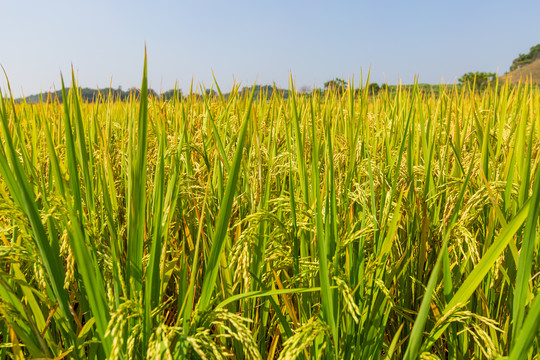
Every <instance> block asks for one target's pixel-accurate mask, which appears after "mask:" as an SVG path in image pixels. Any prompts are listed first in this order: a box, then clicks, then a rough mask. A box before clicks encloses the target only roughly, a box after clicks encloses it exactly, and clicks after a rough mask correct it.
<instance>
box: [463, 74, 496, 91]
mask: <svg viewBox="0 0 540 360" xmlns="http://www.w3.org/2000/svg"><path fill="white" fill-rule="evenodd" d="M496 79H497V74H495V73H487V72H468V73H466V74H464V75H463V76H462V77H460V78H459V79H458V81H459V82H460V83H461V84H462V85H464V84H467V83H470V84H472V83H473V82H475V83H476V88H477V89H485V88H486V87H487V86H488V84H489V83H492V82H494V81H495V80H496Z"/></svg>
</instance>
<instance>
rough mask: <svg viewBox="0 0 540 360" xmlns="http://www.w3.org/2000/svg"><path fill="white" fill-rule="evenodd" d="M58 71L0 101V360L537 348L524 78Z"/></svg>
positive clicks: (539, 123) (487, 353)
mask: <svg viewBox="0 0 540 360" xmlns="http://www.w3.org/2000/svg"><path fill="white" fill-rule="evenodd" d="M68 81H70V82H71V84H70V87H71V90H70V91H69V94H68V93H64V94H63V99H64V100H65V101H63V102H62V103H60V102H59V101H57V100H55V99H51V98H49V99H43V101H42V102H41V103H39V104H28V103H24V102H23V103H15V101H14V99H13V96H11V95H10V94H9V92H8V93H2V94H1V98H0V121H1V128H2V129H1V131H0V226H1V228H0V238H1V244H0V245H1V246H0V317H1V321H0V343H1V344H2V345H0V357H2V358H12V359H26V358H54V359H63V358H70V359H71V358H73V359H104V358H108V359H141V358H151V359H199V358H202V359H418V358H421V359H496V358H508V359H538V358H539V357H538V353H539V352H540V338H539V331H540V291H539V290H540V276H538V275H539V274H540V234H539V230H538V227H537V225H538V222H539V217H540V175H538V173H539V171H540V170H539V161H540V153H539V151H540V91H539V89H538V88H537V87H533V86H531V85H528V84H520V85H518V86H511V85H509V84H505V83H498V84H493V86H491V87H489V88H487V89H486V90H482V91H479V90H476V89H475V87H474V84H469V86H463V87H457V86H453V87H452V86H448V87H447V86H441V88H440V89H439V91H438V93H437V95H435V94H434V93H430V92H426V91H421V90H420V89H419V88H418V87H416V86H414V87H408V88H398V89H397V91H396V92H393V93H389V92H388V91H381V92H379V93H378V94H377V95H373V94H370V93H369V91H368V90H367V89H368V86H367V85H368V79H364V80H361V81H359V83H358V84H355V83H354V81H352V80H351V81H350V82H349V84H348V87H347V88H346V89H344V91H342V92H340V91H337V89H334V91H329V92H326V93H314V94H312V95H305V94H300V93H297V92H295V91H294V86H293V84H292V82H291V85H290V90H291V92H290V95H289V97H288V98H286V99H285V98H283V97H282V95H281V94H280V93H279V92H277V91H274V92H273V95H272V97H271V98H270V100H267V99H266V96H264V94H260V96H259V97H255V98H254V95H253V92H252V93H251V94H249V93H245V92H241V91H239V90H238V88H236V89H234V90H233V92H232V93H231V94H230V96H228V97H225V96H224V95H223V94H222V93H221V91H220V89H219V87H218V86H217V84H215V85H214V86H215V88H214V89H216V90H218V95H217V96H214V97H201V96H195V95H194V94H190V95H188V96H186V97H184V98H180V99H179V98H176V99H173V100H168V101H164V100H162V99H160V98H159V97H155V96H151V95H149V94H148V86H147V76H146V62H145V69H144V73H143V78H142V85H141V88H140V92H139V94H137V95H133V96H132V97H131V98H130V99H128V100H126V101H115V100H114V99H112V98H108V97H103V98H102V99H98V101H96V102H94V103H87V102H85V101H82V100H80V96H79V94H78V92H77V91H76V90H75V89H76V79H75V77H74V76H72V78H71V79H68ZM72 85H75V86H72ZM62 86H63V87H64V80H63V82H62ZM355 88H357V89H359V90H356V89H355Z"/></svg>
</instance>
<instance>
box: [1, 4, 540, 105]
mask: <svg viewBox="0 0 540 360" xmlns="http://www.w3.org/2000/svg"><path fill="white" fill-rule="evenodd" d="M1 12H2V30H3V31H2V32H1V33H0V64H1V65H2V66H4V68H5V70H6V72H7V74H8V77H9V80H10V83H11V87H12V90H13V92H14V95H15V96H20V94H21V91H24V94H25V95H30V94H34V93H37V92H39V91H40V90H50V89H53V88H56V89H58V88H59V87H60V72H62V73H63V74H64V76H66V77H67V76H68V75H69V72H70V67H71V64H73V66H74V69H75V71H76V73H77V76H78V79H79V83H80V85H81V86H83V87H94V88H95V87H100V88H106V87H108V86H109V84H111V85H112V87H114V88H117V87H118V86H122V87H123V88H124V89H126V88H129V87H131V86H139V85H140V81H141V74H142V63H143V54H144V44H145V43H146V46H147V50H148V75H149V81H150V86H151V87H152V88H154V89H155V90H157V91H159V90H168V89H170V88H172V87H174V84H175V82H176V81H177V82H178V85H179V87H180V88H181V89H182V90H183V91H184V92H186V91H188V90H189V85H190V82H191V79H192V78H193V81H194V83H195V84H196V85H198V84H201V83H202V84H205V85H206V87H210V85H211V84H212V82H213V80H212V70H213V71H214V73H215V75H216V78H217V80H218V83H219V84H220V86H221V88H222V89H223V90H228V89H230V87H231V86H232V84H233V81H235V80H236V82H240V83H241V84H242V85H243V86H250V85H251V84H253V83H254V82H255V81H257V83H258V84H271V83H272V82H275V83H276V84H277V85H278V86H279V87H284V88H286V87H288V77H289V72H291V73H292V75H293V78H294V80H295V85H296V87H297V88H301V87H302V86H309V87H314V86H315V87H322V86H323V84H324V82H325V81H327V80H329V79H333V78H335V77H340V78H341V77H343V78H344V79H348V78H349V77H351V76H354V77H355V82H356V83H358V81H359V80H360V74H361V72H363V74H364V76H365V75H366V74H367V72H368V70H369V69H370V68H371V80H372V82H373V81H374V82H378V83H382V82H388V83H389V84H395V83H396V82H397V81H398V80H399V79H401V81H402V82H403V83H411V82H412V81H413V79H414V77H415V76H418V79H419V81H420V82H425V83H434V84H438V83H440V82H441V81H444V82H447V83H452V82H454V81H455V80H456V79H457V78H458V77H460V76H461V75H462V74H463V73H466V72H469V71H488V72H497V71H498V72H499V73H500V74H503V73H504V72H506V71H507V70H508V68H509V66H510V64H511V62H512V60H513V59H514V58H515V57H516V56H517V55H518V54H520V53H527V52H528V51H529V48H530V47H531V46H533V45H536V44H538V43H540V21H539V20H538V14H540V1H538V0H535V1H519V0H518V1H513V2H510V1H437V0H432V1H390V0H387V1H324V2H323V1H294V0H289V1H275V0H274V1H264V2H263V1H254V0H252V1H232V0H231V1H153V2H150V1H120V0H119V1H100V0H98V1H85V2H82V1H53V0H51V1H24V0H17V1H15V0H12V1H8V0H6V1H2V2H1ZM0 88H1V89H2V90H3V91H4V93H5V90H6V82H5V79H4V78H3V77H2V78H1V79H0Z"/></svg>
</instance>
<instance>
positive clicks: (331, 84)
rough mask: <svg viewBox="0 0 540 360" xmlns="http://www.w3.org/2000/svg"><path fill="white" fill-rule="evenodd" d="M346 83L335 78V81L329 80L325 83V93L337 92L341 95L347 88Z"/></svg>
mask: <svg viewBox="0 0 540 360" xmlns="http://www.w3.org/2000/svg"><path fill="white" fill-rule="evenodd" d="M345 85H346V84H345V81H343V80H342V79H338V78H335V79H334V80H329V81H327V82H325V83H324V91H328V90H332V89H333V90H336V91H337V92H339V93H341V92H342V90H343V89H344V88H345Z"/></svg>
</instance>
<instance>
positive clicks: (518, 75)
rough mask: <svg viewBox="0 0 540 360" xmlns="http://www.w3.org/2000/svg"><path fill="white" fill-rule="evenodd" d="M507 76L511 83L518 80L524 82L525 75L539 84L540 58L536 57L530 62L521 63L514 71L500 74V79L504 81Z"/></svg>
mask: <svg viewBox="0 0 540 360" xmlns="http://www.w3.org/2000/svg"><path fill="white" fill-rule="evenodd" d="M507 77H508V78H509V81H510V83H512V84H517V83H518V82H519V81H520V80H521V81H523V82H524V81H525V80H526V79H527V77H531V78H532V82H533V83H534V84H539V85H540V59H536V60H534V61H533V62H531V63H530V64H527V65H523V66H521V67H519V68H517V69H516V70H514V71H511V72H509V73H506V74H504V75H503V76H501V80H502V81H506V78H507Z"/></svg>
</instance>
